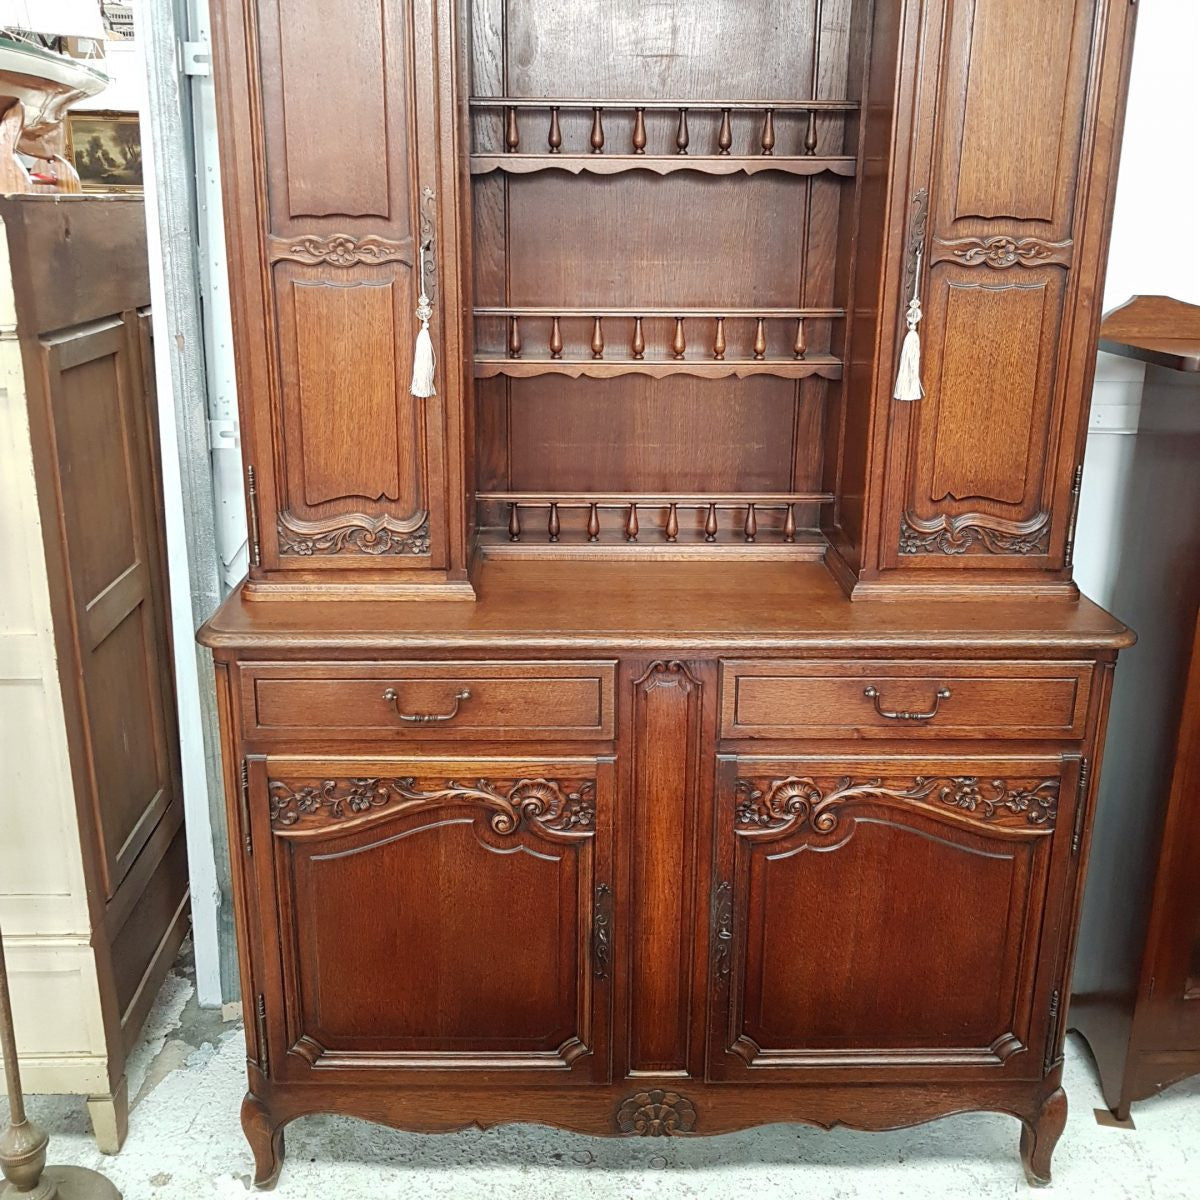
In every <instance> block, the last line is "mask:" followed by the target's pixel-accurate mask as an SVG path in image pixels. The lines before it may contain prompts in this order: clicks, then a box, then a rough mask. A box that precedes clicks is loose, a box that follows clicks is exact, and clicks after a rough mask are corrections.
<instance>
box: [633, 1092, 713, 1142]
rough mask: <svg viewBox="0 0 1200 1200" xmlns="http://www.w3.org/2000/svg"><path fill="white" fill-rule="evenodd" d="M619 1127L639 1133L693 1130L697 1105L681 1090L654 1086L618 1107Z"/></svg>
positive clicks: (663, 1134)
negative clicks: (681, 1093)
mask: <svg viewBox="0 0 1200 1200" xmlns="http://www.w3.org/2000/svg"><path fill="white" fill-rule="evenodd" d="M616 1124H617V1131H618V1132H619V1133H632V1134H637V1135H638V1136H640V1137H671V1136H673V1135H675V1134H679V1133H690V1132H691V1131H692V1129H693V1128H694V1127H695V1124H696V1106H695V1105H694V1104H693V1103H692V1102H691V1101H690V1100H689V1099H688V1098H687V1097H686V1096H681V1095H680V1094H679V1093H678V1092H668V1091H664V1090H663V1089H662V1088H654V1089H653V1090H652V1091H649V1092H637V1093H636V1094H635V1095H632V1096H629V1097H628V1098H626V1099H625V1100H623V1101H622V1102H621V1107H620V1108H618V1109H617V1118H616Z"/></svg>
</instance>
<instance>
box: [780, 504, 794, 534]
mask: <svg viewBox="0 0 1200 1200" xmlns="http://www.w3.org/2000/svg"><path fill="white" fill-rule="evenodd" d="M783 540H784V541H785V542H794V541H795V540H796V506H795V505H794V504H789V505H788V506H787V516H786V517H785V518H784V520H783Z"/></svg>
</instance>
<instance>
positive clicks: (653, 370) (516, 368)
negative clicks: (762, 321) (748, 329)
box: [475, 358, 842, 380]
mask: <svg viewBox="0 0 1200 1200" xmlns="http://www.w3.org/2000/svg"><path fill="white" fill-rule="evenodd" d="M542 375H565V376H567V377H568V378H570V379H579V378H580V377H584V378H587V379H612V378H615V377H617V376H620V375H649V376H650V377H651V378H652V379H666V378H668V377H670V376H672V375H691V376H694V377H696V378H698V379H748V378H750V377H752V376H755V375H773V376H775V377H777V378H780V379H807V378H810V377H811V376H814V375H815V376H817V377H819V378H821V379H831V380H837V379H841V377H842V364H841V363H840V362H839V361H838V360H836V359H829V358H825V359H803V360H801V361H797V360H795V359H779V360H776V361H771V360H762V361H760V360H755V359H741V360H739V359H734V360H726V361H724V362H715V361H714V360H712V359H709V360H702V359H697V360H695V361H692V362H689V361H687V360H684V361H683V362H664V361H661V360H655V361H650V362H619V361H606V360H600V361H596V362H587V361H577V360H566V359H564V360H559V361H546V360H532V361H531V360H529V359H519V358H516V359H514V358H494V359H493V358H477V359H476V360H475V378H476V379H495V378H497V377H498V376H507V377H508V378H509V379H533V378H536V377H538V376H542Z"/></svg>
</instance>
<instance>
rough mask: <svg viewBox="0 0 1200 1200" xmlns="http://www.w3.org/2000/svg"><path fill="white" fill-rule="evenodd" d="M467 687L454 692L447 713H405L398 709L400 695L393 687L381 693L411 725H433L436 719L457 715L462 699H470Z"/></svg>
mask: <svg viewBox="0 0 1200 1200" xmlns="http://www.w3.org/2000/svg"><path fill="white" fill-rule="evenodd" d="M470 698H471V692H470V689H469V688H463V689H462V690H461V691H459V692H456V693H455V694H454V707H453V708H452V709H451V710H450V711H449V712H448V713H406V712H401V711H400V696H399V694H398V693H397V691H396V689H395V688H388V690H387V691H386V692H384V693H383V699H384V701H385V702H386V703H388V704H390V705H391V706H392V707H393V708H394V709H395V710H396V716H398V717H399V718H400V720H402V721H408V722H409V724H411V725H433V724H436V723H437V722H438V721H453V720H454V718H455V717H457V716H458V710H459V708H460V707H461V706H462V702H463V701H464V700H470Z"/></svg>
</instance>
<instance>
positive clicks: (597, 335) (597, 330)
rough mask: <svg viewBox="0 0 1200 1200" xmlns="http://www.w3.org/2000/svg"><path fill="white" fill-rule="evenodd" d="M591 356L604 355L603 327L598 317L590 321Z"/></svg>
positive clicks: (601, 356)
mask: <svg viewBox="0 0 1200 1200" xmlns="http://www.w3.org/2000/svg"><path fill="white" fill-rule="evenodd" d="M592 357H593V358H603V357H604V328H603V326H602V325H601V324H600V318H599V317H596V318H595V320H594V321H593V322H592Z"/></svg>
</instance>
